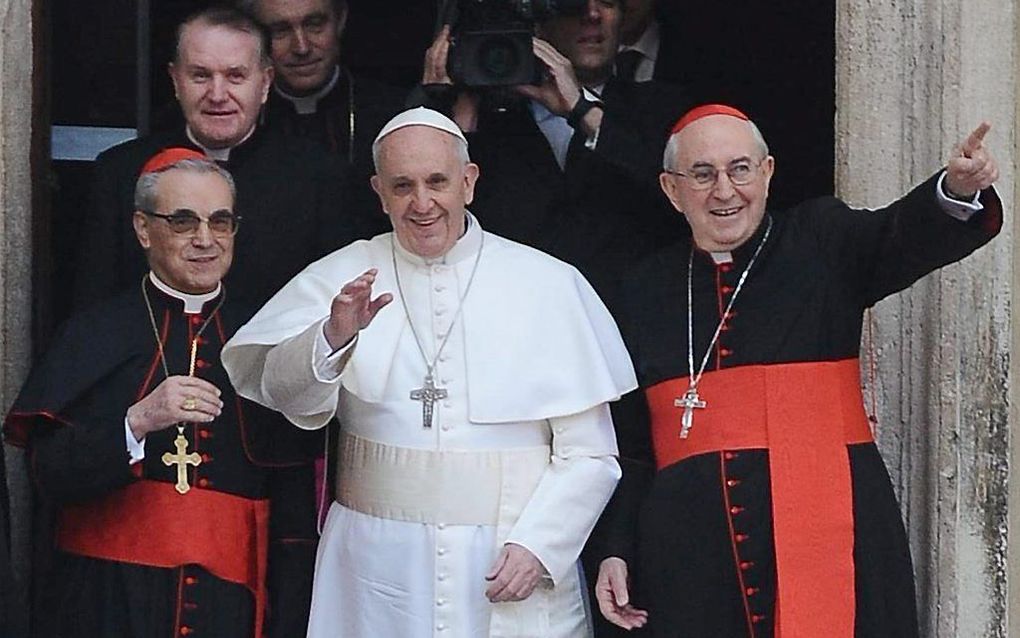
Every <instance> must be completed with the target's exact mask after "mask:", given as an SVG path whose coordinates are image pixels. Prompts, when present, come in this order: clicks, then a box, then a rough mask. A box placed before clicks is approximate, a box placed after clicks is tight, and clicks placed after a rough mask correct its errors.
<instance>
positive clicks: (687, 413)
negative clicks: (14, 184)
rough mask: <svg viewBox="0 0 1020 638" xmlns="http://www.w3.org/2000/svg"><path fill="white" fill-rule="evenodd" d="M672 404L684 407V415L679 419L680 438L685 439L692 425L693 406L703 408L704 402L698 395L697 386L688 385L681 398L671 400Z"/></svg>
mask: <svg viewBox="0 0 1020 638" xmlns="http://www.w3.org/2000/svg"><path fill="white" fill-rule="evenodd" d="M673 405H674V406H676V407H678V408H683V409H684V415H683V417H682V418H681V419H680V438H681V439H686V438H687V435H688V434H690V433H691V427H692V426H693V425H694V408H704V407H705V402H704V401H702V400H701V398H700V397H698V390H697V388H694V387H690V388H687V392H685V393H684V396H683V397H682V398H680V399H677V400H675V401H673Z"/></svg>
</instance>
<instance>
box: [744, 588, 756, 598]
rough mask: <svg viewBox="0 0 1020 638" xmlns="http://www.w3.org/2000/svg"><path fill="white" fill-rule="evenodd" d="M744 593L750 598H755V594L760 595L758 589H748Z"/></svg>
mask: <svg viewBox="0 0 1020 638" xmlns="http://www.w3.org/2000/svg"><path fill="white" fill-rule="evenodd" d="M744 593H745V594H747V595H748V596H754V595H755V594H757V593H758V588H757V587H748V588H747V589H745V590H744Z"/></svg>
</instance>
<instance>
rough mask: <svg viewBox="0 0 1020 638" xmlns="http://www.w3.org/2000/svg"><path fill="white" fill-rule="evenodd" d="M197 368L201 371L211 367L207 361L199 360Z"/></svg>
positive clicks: (196, 363) (196, 362)
mask: <svg viewBox="0 0 1020 638" xmlns="http://www.w3.org/2000/svg"><path fill="white" fill-rule="evenodd" d="M195 367H196V368H198V369H199V370H202V369H204V368H208V367H209V362H208V361H206V360H205V359H199V360H197V361H195Z"/></svg>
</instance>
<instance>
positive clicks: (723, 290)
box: [719, 285, 733, 295]
mask: <svg viewBox="0 0 1020 638" xmlns="http://www.w3.org/2000/svg"><path fill="white" fill-rule="evenodd" d="M719 292H721V293H722V294H724V295H728V294H730V293H731V292H733V286H727V285H722V286H719Z"/></svg>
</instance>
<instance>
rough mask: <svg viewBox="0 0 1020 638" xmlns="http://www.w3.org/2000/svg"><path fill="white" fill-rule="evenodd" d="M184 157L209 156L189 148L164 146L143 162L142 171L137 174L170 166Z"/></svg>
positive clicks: (206, 158)
mask: <svg viewBox="0 0 1020 638" xmlns="http://www.w3.org/2000/svg"><path fill="white" fill-rule="evenodd" d="M186 159H193V160H208V159H209V158H208V157H207V156H206V155H204V154H202V153H201V152H199V151H196V150H194V149H190V148H183V147H181V146H173V147H170V148H164V149H163V150H162V151H160V152H158V153H156V154H155V155H153V156H152V157H150V158H149V161H147V162H145V164H144V165H143V166H142V172H141V173H139V175H146V174H148V173H155V172H156V171H161V170H163V169H164V168H166V167H168V166H172V165H173V164H176V163H177V162H179V161H181V160H186Z"/></svg>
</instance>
